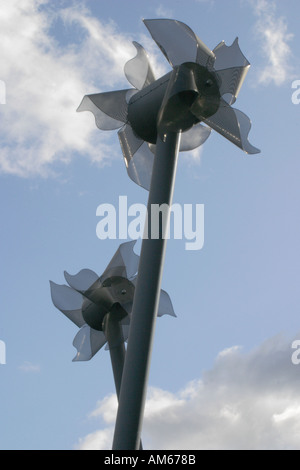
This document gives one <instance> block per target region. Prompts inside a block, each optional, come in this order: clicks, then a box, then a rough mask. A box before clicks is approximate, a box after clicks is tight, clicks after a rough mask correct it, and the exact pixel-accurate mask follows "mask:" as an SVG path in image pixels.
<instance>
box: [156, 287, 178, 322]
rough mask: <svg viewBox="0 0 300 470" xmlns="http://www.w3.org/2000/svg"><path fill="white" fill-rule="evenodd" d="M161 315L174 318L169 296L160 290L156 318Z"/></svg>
mask: <svg viewBox="0 0 300 470" xmlns="http://www.w3.org/2000/svg"><path fill="white" fill-rule="evenodd" d="M163 315H171V317H176V315H175V312H174V309H173V305H172V302H171V299H170V296H169V294H168V293H167V292H166V291H164V290H161V291H160V299H159V305H158V312H157V316H158V317H162V316H163Z"/></svg>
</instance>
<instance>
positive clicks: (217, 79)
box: [78, 19, 259, 189]
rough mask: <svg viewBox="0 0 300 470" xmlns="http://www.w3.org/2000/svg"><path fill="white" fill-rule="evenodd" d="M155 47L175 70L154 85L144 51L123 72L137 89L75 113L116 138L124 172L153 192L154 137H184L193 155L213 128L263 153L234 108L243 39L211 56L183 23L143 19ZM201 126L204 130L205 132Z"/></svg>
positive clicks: (243, 66)
mask: <svg viewBox="0 0 300 470" xmlns="http://www.w3.org/2000/svg"><path fill="white" fill-rule="evenodd" d="M144 23H145V25H146V27H147V28H148V30H149V32H150V33H151V35H152V37H153V39H154V41H155V42H156V43H157V45H158V46H159V47H160V49H161V51H162V52H163V54H164V55H165V57H166V58H167V60H168V61H169V63H170V65H171V66H172V68H173V70H172V72H170V73H168V74H167V75H165V76H163V77H162V78H160V79H158V80H156V79H155V77H154V74H153V72H152V69H151V66H150V63H149V60H148V56H147V54H146V52H145V50H144V49H143V47H142V46H141V45H140V44H138V43H136V42H134V43H133V44H134V45H135V47H136V49H137V55H136V57H135V58H133V59H131V60H130V61H129V62H127V63H126V65H125V68H124V71H125V75H126V77H127V79H128V81H129V82H130V83H131V84H132V85H133V86H134V87H135V88H134V89H126V90H120V91H113V92H106V93H98V94H93V95H86V96H85V97H84V98H83V100H82V102H81V104H80V106H79V108H78V111H91V112H92V113H93V114H94V116H95V119H96V125H97V127H98V128H100V129H102V130H113V129H118V128H121V129H120V130H119V132H118V135H119V140H120V144H121V148H122V151H123V155H124V159H125V164H126V167H127V172H128V175H129V176H130V178H131V179H132V180H133V181H134V182H135V183H137V184H139V185H140V186H142V187H144V188H146V189H149V187H150V181H151V173H152V166H153V160H154V154H155V144H156V140H157V134H159V135H160V136H162V137H163V136H164V135H165V134H166V133H167V132H168V131H175V132H181V133H182V134H181V141H180V150H181V151H187V150H192V149H195V148H196V147H198V146H200V145H201V144H203V143H204V142H205V141H206V139H207V138H208V137H209V135H210V132H211V129H214V130H215V131H216V132H218V133H219V134H221V135H222V136H224V137H225V138H226V139H228V140H229V141H231V142H232V143H234V144H235V145H237V146H238V147H239V148H241V149H242V150H243V151H245V152H246V153H248V154H254V153H258V152H259V150H258V149H257V148H255V147H253V146H252V145H251V144H250V143H249V141H248V134H249V131H250V128H251V122H250V120H249V118H248V117H247V116H246V115H245V114H244V113H242V112H241V111H239V110H237V109H234V108H232V106H231V105H232V104H233V103H234V102H235V101H236V98H237V96H238V93H239V91H240V89H241V86H242V84H243V81H244V79H245V77H246V74H247V72H248V70H249V66H250V64H249V62H248V60H247V59H246V58H245V57H244V55H243V54H242V52H241V50H240V48H239V44H238V39H236V40H235V41H234V42H233V44H232V45H231V46H227V45H226V44H225V43H224V42H221V43H220V44H219V45H218V46H217V47H216V48H215V49H214V50H213V51H211V50H210V49H209V48H208V47H207V46H206V45H205V44H204V43H203V42H202V41H201V40H200V39H199V38H198V37H197V36H196V34H195V33H194V32H193V31H192V30H191V29H190V28H189V27H188V26H187V25H185V24H184V23H182V22H180V21H175V20H169V19H157V20H144ZM201 122H203V123H205V124H206V126H203V125H202V124H201Z"/></svg>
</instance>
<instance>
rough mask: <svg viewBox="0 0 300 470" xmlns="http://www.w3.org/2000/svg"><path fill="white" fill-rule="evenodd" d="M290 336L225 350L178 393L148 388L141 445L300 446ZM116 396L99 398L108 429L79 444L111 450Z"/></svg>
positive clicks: (298, 381) (297, 379)
mask: <svg viewBox="0 0 300 470" xmlns="http://www.w3.org/2000/svg"><path fill="white" fill-rule="evenodd" d="M291 344H292V341H288V340H286V339H284V338H282V337H281V336H278V337H275V338H272V339H270V340H268V341H266V342H265V343H263V344H262V345H261V346H259V347H257V348H256V349H255V350H253V351H250V352H249V353H243V351H242V349H241V348H240V347H233V348H229V349H227V350H226V351H222V352H221V353H220V354H219V355H218V357H217V359H216V362H215V364H214V366H213V368H212V369H211V370H209V371H207V372H206V373H204V374H203V377H202V378H201V380H195V381H194V382H192V383H190V384H188V385H187V386H186V387H185V388H184V389H183V390H181V391H180V392H178V393H171V392H168V391H165V390H161V389H158V388H151V389H150V390H149V393H148V399H147V404H146V411H145V419H144V427H143V436H142V437H143V442H144V448H148V449H173V450H174V449H178V450H188V449H191V450H193V449H194V450H195V449H270V450H276V449H297V450H299V449H300V420H299V416H300V397H299V386H300V373H299V371H300V369H299V367H300V366H295V365H293V364H292V362H291V354H292V349H291ZM116 410H117V401H116V397H115V396H110V397H107V398H105V399H104V400H102V401H101V402H99V404H98V406H97V408H96V410H95V411H94V412H93V416H94V417H98V418H99V417H101V418H102V419H103V420H104V423H105V424H104V426H103V429H102V430H100V431H97V432H96V433H93V434H90V435H89V436H86V437H85V438H84V439H81V440H80V442H79V444H78V448H79V449H89V448H94V449H110V448H111V443H112V436H113V426H114V421H115V416H116Z"/></svg>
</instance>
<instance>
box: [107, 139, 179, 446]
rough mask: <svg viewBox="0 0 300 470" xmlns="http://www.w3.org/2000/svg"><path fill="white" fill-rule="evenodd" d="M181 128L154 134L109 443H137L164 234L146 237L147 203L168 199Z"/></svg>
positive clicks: (171, 191)
mask: <svg viewBox="0 0 300 470" xmlns="http://www.w3.org/2000/svg"><path fill="white" fill-rule="evenodd" d="M179 143H180V134H177V133H168V134H167V135H166V138H165V140H164V141H162V140H161V139H160V137H158V140H157V147H156V156H155V160H154V166H153V173H152V181H151V187H150V192H149V200H148V239H147V238H145V239H144V240H143V243H142V249H141V256H140V264H139V271H138V272H139V274H138V280H137V285H136V289H135V295H134V303H133V311H132V320H131V327H130V334H129V339H128V347H127V352H126V358H125V365H124V371H123V377H122V385H121V393H120V397H119V408H118V414H117V420H116V427H115V434H114V441H113V449H114V450H126V449H127V450H134V449H138V448H139V443H140V434H141V428H142V421H143V415H144V407H145V399H146V392H147V383H148V376H149V369H150V360H151V352H152V344H153V338H154V332H155V323H156V316H157V309H158V304H159V298H160V288H161V279H162V272H163V264H164V256H165V248H166V238H165V237H164V236H163V233H162V230H160V231H159V232H160V236H159V238H158V239H151V206H152V204H159V205H161V204H167V205H168V206H169V208H170V207H171V205H172V199H173V190H174V183H175V176H176V168H177V159H178V151H179Z"/></svg>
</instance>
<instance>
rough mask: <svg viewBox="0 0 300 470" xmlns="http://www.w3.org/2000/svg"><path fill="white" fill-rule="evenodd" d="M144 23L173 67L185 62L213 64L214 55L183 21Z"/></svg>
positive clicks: (162, 20)
mask: <svg viewBox="0 0 300 470" xmlns="http://www.w3.org/2000/svg"><path fill="white" fill-rule="evenodd" d="M144 23H145V25H146V27H147V28H148V30H149V32H150V34H151V36H152V37H153V39H154V41H155V42H156V44H157V45H158V47H159V48H160V49H161V51H162V53H163V54H164V55H165V57H166V58H167V60H168V61H169V62H170V64H171V65H172V67H174V66H176V65H180V64H183V63H184V62H197V63H198V64H200V65H205V66H206V65H208V64H213V62H214V59H215V55H214V53H213V52H212V51H211V50H210V49H209V48H208V47H207V46H206V45H205V44H204V43H203V42H202V41H201V40H200V39H199V38H198V36H196V34H195V33H194V32H193V31H192V30H191V29H190V28H189V27H188V26H187V25H186V24H184V23H182V22H181V21H177V20H170V19H155V20H144Z"/></svg>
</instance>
